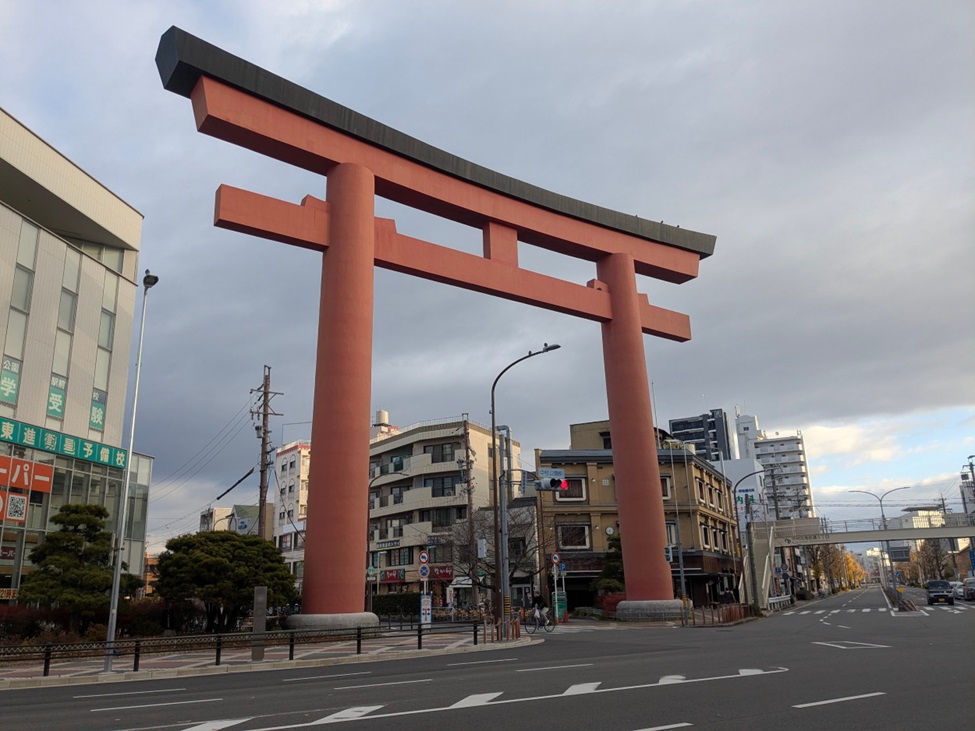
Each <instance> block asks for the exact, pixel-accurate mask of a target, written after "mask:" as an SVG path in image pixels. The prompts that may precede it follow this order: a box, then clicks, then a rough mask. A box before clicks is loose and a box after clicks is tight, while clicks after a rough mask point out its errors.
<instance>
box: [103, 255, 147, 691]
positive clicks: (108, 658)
mask: <svg viewBox="0 0 975 731" xmlns="http://www.w3.org/2000/svg"><path fill="white" fill-rule="evenodd" d="M158 281H159V277H157V276H156V275H155V274H150V273H149V270H148V269H146V275H145V276H144V277H143V278H142V287H143V290H142V324H141V325H140V326H139V350H138V352H137V354H136V358H135V386H134V388H133V390H132V423H131V424H129V456H128V459H127V460H126V465H125V481H124V483H123V487H122V495H121V500H120V501H119V502H120V503H121V504H120V505H119V510H118V521H117V523H116V526H115V551H114V559H115V571H114V573H113V575H112V598H111V602H110V604H109V610H108V630H107V632H106V633H105V634H106V637H105V639H106V642H105V672H106V673H110V672H111V671H112V656H113V654H114V652H115V647H114V642H115V627H116V624H117V622H118V601H119V586H120V585H121V580H122V543H123V542H124V539H125V524H126V523H127V522H128V520H127V519H128V515H127V513H128V507H129V482H130V480H131V477H132V449H133V447H134V445H135V412H136V407H137V406H138V403H139V375H140V373H141V372H142V339H143V336H144V335H145V332H146V305H147V304H148V302H149V289H150V288H151V287H152V286H154V285H155V284H156V282H158Z"/></svg>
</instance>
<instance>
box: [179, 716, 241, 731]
mask: <svg viewBox="0 0 975 731" xmlns="http://www.w3.org/2000/svg"><path fill="white" fill-rule="evenodd" d="M251 718H253V716H248V717H247V718H227V719H224V720H222V721H207V722H206V723H201V724H200V725H199V726H191V727H190V728H184V729H183V730H182V731H220V729H222V728H230V727H231V726H236V725H237V724H238V723H247V722H248V721H250V720H251Z"/></svg>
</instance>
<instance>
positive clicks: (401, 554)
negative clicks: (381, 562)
mask: <svg viewBox="0 0 975 731" xmlns="http://www.w3.org/2000/svg"><path fill="white" fill-rule="evenodd" d="M388 555H389V563H388V564H386V565H387V566H409V565H411V564H412V563H413V548H412V547H410V548H394V549H393V550H392V551H389V553H388Z"/></svg>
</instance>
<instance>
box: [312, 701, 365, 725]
mask: <svg viewBox="0 0 975 731" xmlns="http://www.w3.org/2000/svg"><path fill="white" fill-rule="evenodd" d="M380 708H382V706H355V707H353V708H346V709H345V710H344V711H339V712H338V713H333V714H332V715H331V716H325V718H320V719H318V720H317V721H315V724H319V723H332V722H333V721H352V720H355V719H356V718H362V717H363V716H365V715H366V714H367V713H372V712H373V711H378V710H379V709H380ZM315 724H308V725H309V726H311V725H315ZM302 725H305V724H302Z"/></svg>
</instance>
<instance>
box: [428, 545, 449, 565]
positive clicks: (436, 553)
mask: <svg viewBox="0 0 975 731" xmlns="http://www.w3.org/2000/svg"><path fill="white" fill-rule="evenodd" d="M428 552H429V553H430V563H453V562H454V548H453V546H451V545H449V544H443V545H436V546H430V547H429V549H428Z"/></svg>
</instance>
